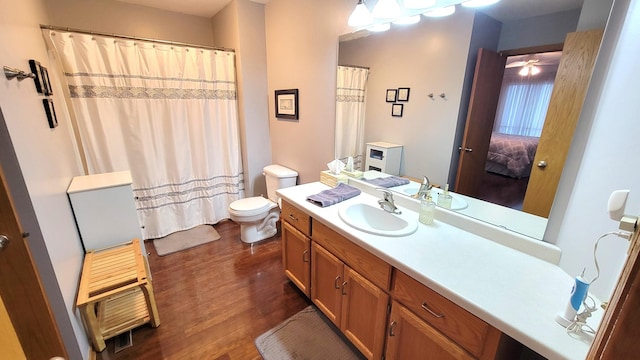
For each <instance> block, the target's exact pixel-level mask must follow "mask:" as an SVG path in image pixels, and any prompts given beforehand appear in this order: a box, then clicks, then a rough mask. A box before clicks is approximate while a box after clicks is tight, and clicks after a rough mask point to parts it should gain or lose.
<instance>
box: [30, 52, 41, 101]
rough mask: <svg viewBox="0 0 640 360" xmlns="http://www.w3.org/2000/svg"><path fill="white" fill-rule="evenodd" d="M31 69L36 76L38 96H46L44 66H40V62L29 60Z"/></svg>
mask: <svg viewBox="0 0 640 360" xmlns="http://www.w3.org/2000/svg"><path fill="white" fill-rule="evenodd" d="M29 67H30V68H31V72H32V73H33V74H34V75H35V77H34V78H33V81H34V82H35V83H36V91H37V92H38V94H42V95H45V84H44V80H43V76H42V65H40V62H39V61H36V60H33V59H31V60H29Z"/></svg>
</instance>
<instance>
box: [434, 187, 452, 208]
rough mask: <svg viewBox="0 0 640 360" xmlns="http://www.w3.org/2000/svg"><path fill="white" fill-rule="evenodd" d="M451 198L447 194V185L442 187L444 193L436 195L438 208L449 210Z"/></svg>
mask: <svg viewBox="0 0 640 360" xmlns="http://www.w3.org/2000/svg"><path fill="white" fill-rule="evenodd" d="M452 200H453V197H452V196H451V194H449V184H447V185H446V186H445V187H444V192H443V193H442V194H440V195H438V206H440V207H443V208H445V209H451V201H452Z"/></svg>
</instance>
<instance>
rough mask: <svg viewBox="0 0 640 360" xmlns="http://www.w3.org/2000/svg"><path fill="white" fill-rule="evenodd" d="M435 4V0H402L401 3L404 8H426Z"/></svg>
mask: <svg viewBox="0 0 640 360" xmlns="http://www.w3.org/2000/svg"><path fill="white" fill-rule="evenodd" d="M435 4H436V0H404V1H403V3H402V5H403V6H404V7H405V8H406V9H426V8H430V7H432V6H435Z"/></svg>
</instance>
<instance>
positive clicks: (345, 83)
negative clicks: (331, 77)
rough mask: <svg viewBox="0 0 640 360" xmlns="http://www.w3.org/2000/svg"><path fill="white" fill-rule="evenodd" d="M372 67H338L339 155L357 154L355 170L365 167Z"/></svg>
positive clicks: (337, 155)
mask: <svg viewBox="0 0 640 360" xmlns="http://www.w3.org/2000/svg"><path fill="white" fill-rule="evenodd" d="M368 76H369V69H365V68H358V67H351V66H338V79H337V80H338V82H337V91H336V158H337V159H341V160H343V161H345V160H346V158H347V157H349V156H352V157H353V163H354V169H360V170H361V169H362V166H363V164H362V159H363V153H364V122H365V116H364V115H365V100H366V99H365V98H366V86H367V78H368Z"/></svg>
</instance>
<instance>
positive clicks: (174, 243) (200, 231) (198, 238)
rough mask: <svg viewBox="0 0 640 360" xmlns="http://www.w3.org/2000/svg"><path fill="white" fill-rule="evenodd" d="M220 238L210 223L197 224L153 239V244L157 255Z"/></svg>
mask: <svg viewBox="0 0 640 360" xmlns="http://www.w3.org/2000/svg"><path fill="white" fill-rule="evenodd" d="M218 239H220V234H218V232H217V231H216V229H214V228H213V226H211V225H199V226H196V227H194V228H192V229H189V230H184V231H178V232H174V233H173V234H169V235H167V236H165V237H163V238H159V239H154V240H153V246H154V247H155V248H156V252H157V253H158V255H159V256H165V255H168V254H171V253H174V252H177V251H180V250H185V249H190V248H192V247H195V246H198V245H202V244H205V243H208V242H211V241H215V240H218Z"/></svg>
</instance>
